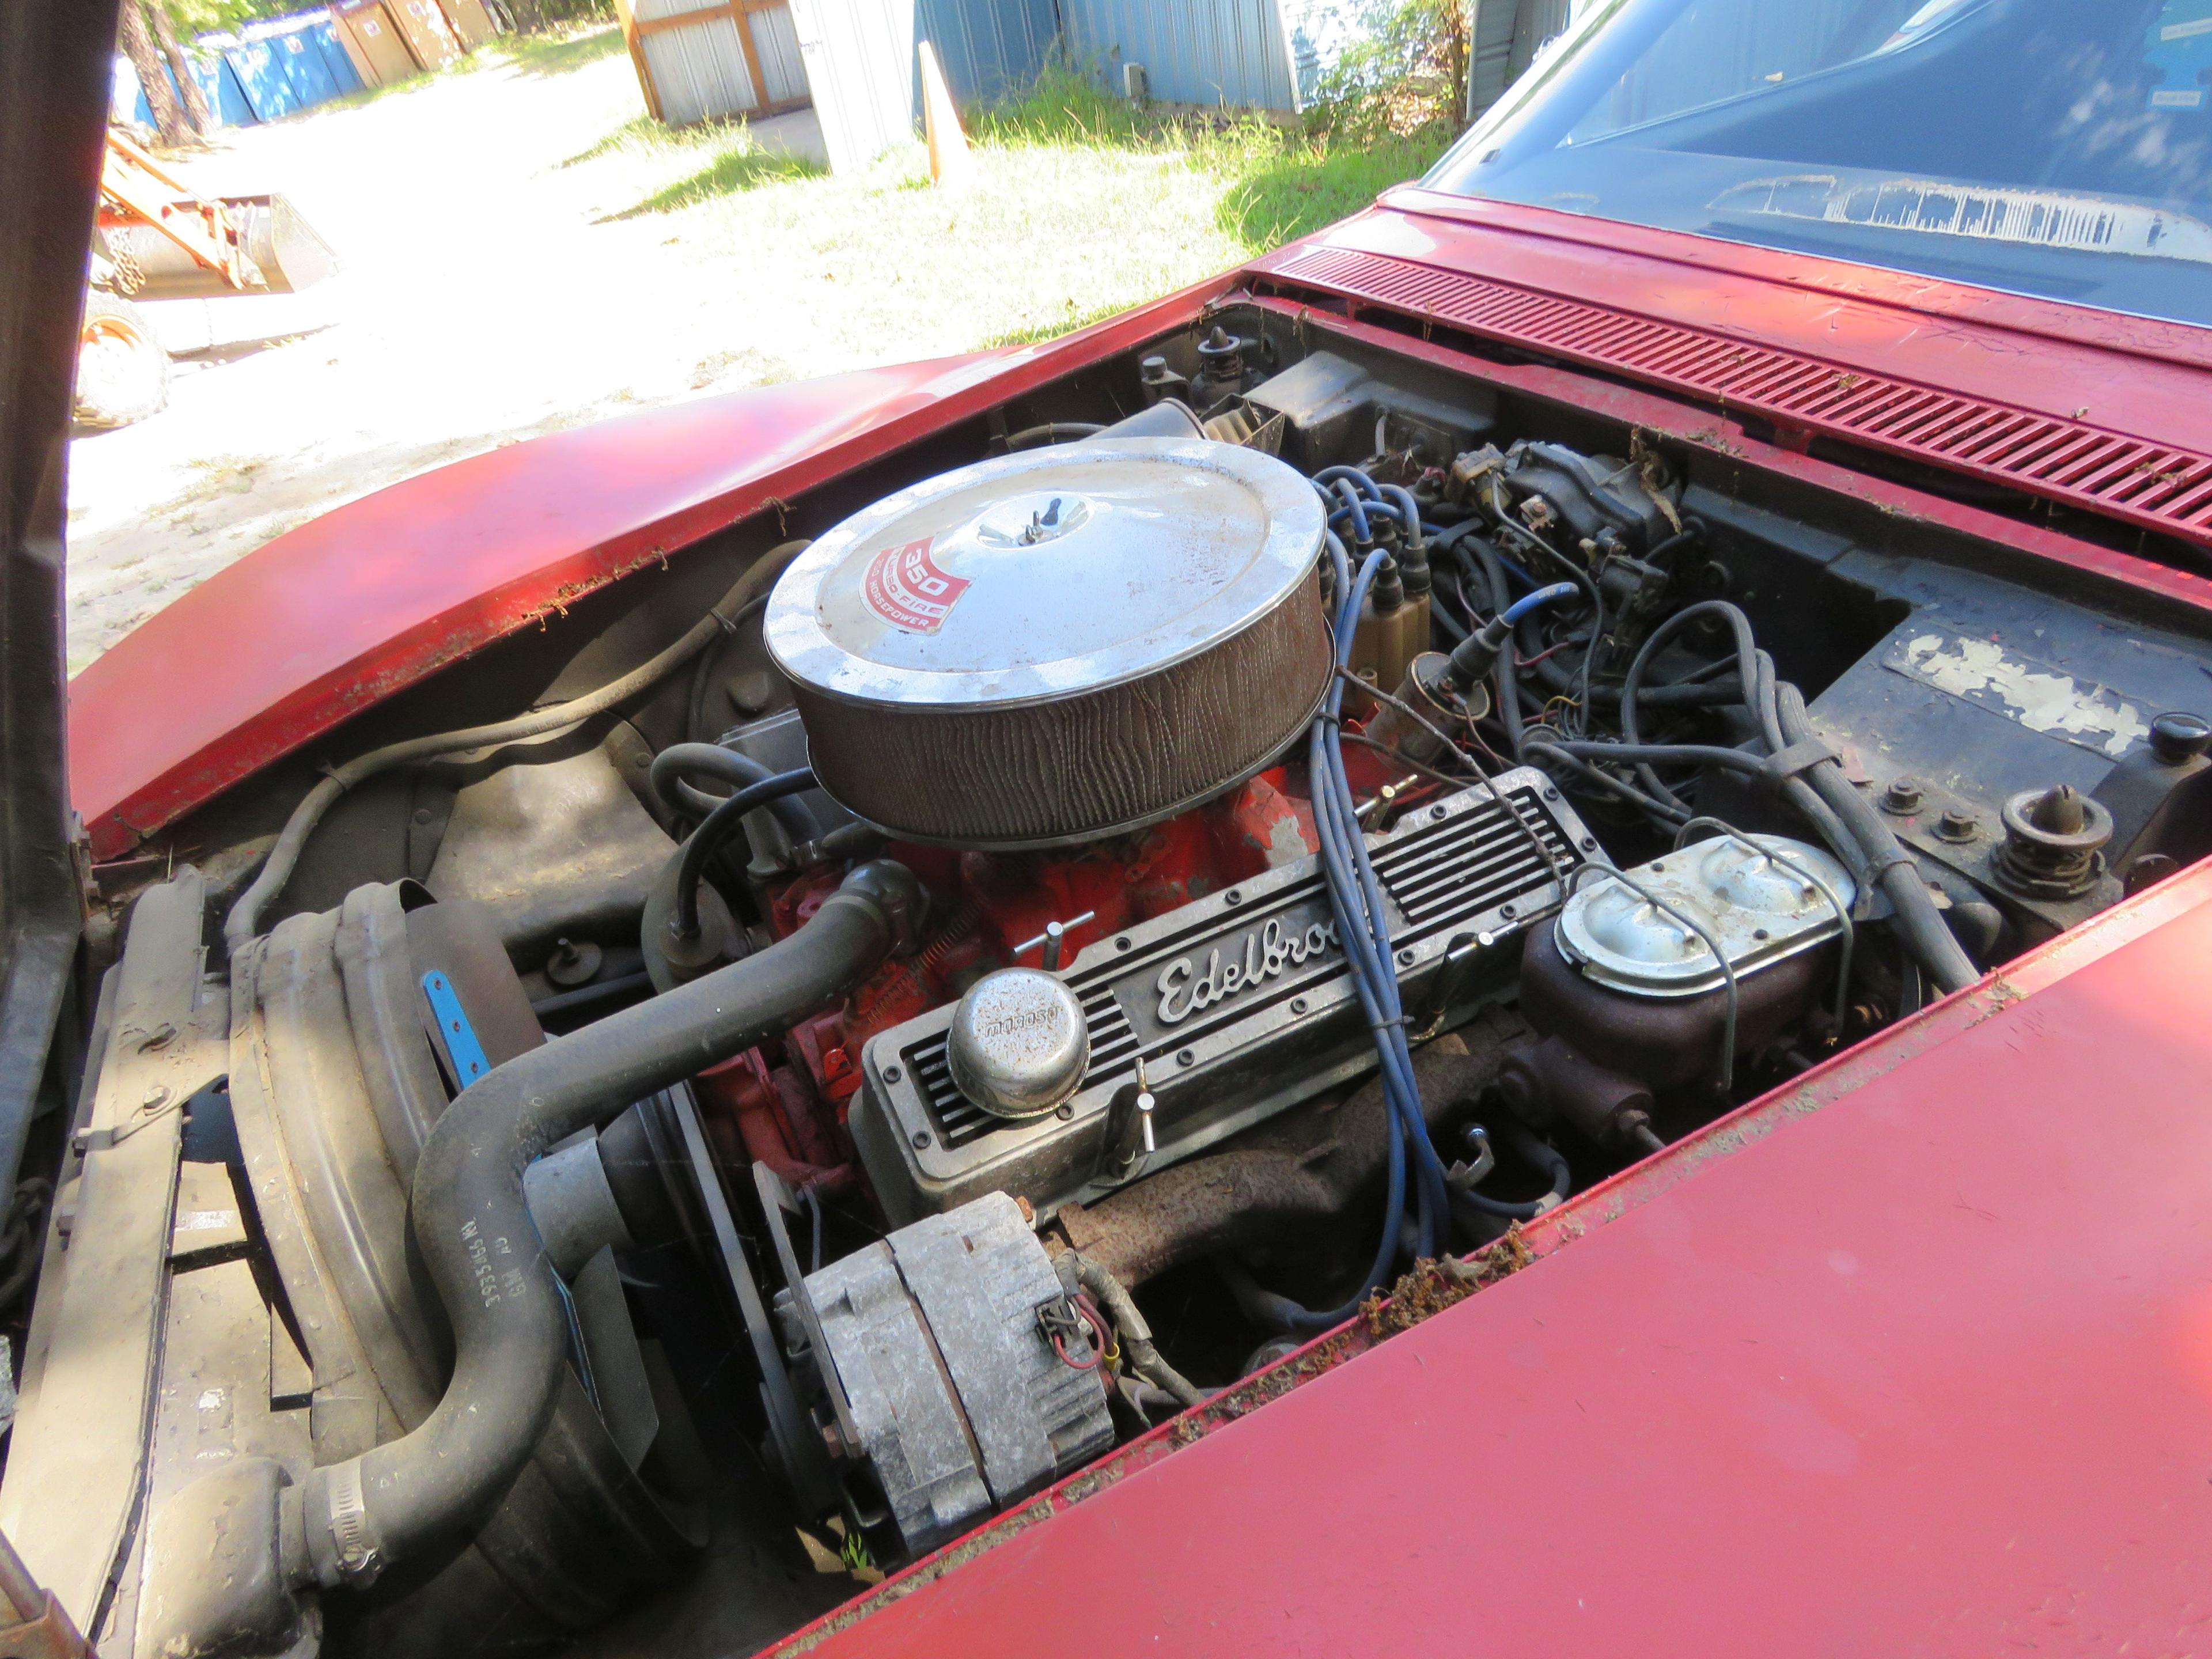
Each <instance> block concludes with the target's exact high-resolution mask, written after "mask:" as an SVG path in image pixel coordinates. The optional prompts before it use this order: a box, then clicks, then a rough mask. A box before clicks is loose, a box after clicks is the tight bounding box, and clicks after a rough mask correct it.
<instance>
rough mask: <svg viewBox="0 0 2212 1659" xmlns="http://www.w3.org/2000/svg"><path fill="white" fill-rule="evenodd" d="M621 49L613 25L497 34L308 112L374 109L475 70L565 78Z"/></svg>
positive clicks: (615, 28) (596, 23) (604, 24)
mask: <svg viewBox="0 0 2212 1659" xmlns="http://www.w3.org/2000/svg"><path fill="white" fill-rule="evenodd" d="M622 49H623V38H622V30H621V28H620V27H618V26H617V25H616V24H613V23H599V22H593V23H587V24H585V25H582V26H580V27H569V28H565V29H562V30H559V31H557V32H555V33H546V34H502V35H499V36H496V37H495V38H494V39H492V40H487V41H485V42H484V43H483V45H482V46H478V47H477V49H476V50H475V51H473V52H465V53H464V54H463V55H462V56H460V57H459V58H455V59H453V62H452V63H450V64H447V65H445V66H444V67H443V68H442V69H435V70H426V71H425V72H424V73H422V74H420V75H410V76H408V77H407V78H406V79H405V80H404V81H387V82H385V83H384V84H383V85H382V86H380V87H364V88H362V90H361V91H359V92H349V93H345V94H341V95H340V96H338V97H336V98H332V99H328V100H325V101H324V102H322V103H319V104H318V105H316V106H314V111H313V113H319V112H322V111H324V110H340V109H358V108H360V107H361V106H362V105H364V104H374V103H376V102H379V101H380V100H383V99H386V98H391V97H394V96H398V95H399V94H405V93H413V92H421V91H422V90H423V89H424V88H427V87H432V86H435V85H436V84H437V83H438V82H440V81H442V80H444V79H446V78H447V76H454V75H471V74H473V73H475V72H476V71H477V70H485V69H501V68H504V67H505V66H507V64H513V66H514V67H515V68H517V69H519V70H521V71H522V72H523V73H524V74H525V75H535V76H555V75H566V74H568V72H569V71H570V70H580V69H581V68H583V67H584V65H585V64H592V63H597V62H598V61H599V59H600V58H611V57H612V56H613V55H614V54H615V53H617V52H620V51H622Z"/></svg>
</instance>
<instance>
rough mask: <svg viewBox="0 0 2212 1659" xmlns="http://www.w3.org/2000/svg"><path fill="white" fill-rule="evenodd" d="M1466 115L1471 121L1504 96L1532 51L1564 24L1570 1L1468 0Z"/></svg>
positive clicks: (1569, 15) (1568, 16) (1571, 12)
mask: <svg viewBox="0 0 2212 1659" xmlns="http://www.w3.org/2000/svg"><path fill="white" fill-rule="evenodd" d="M1471 4H1472V5H1473V8H1474V10H1473V13H1472V15H1471V16H1470V18H1469V22H1468V32H1469V33H1470V34H1471V35H1472V36H1473V39H1474V47H1473V50H1472V51H1471V52H1469V53H1468V67H1467V116H1468V119H1469V120H1470V121H1471V120H1473V119H1474V118H1475V117H1476V116H1478V115H1480V114H1481V113H1482V112H1483V111H1485V110H1486V109H1488V108H1489V107H1490V106H1492V104H1494V103H1496V102H1497V101H1498V100H1499V99H1500V98H1503V97H1504V95H1505V88H1508V87H1510V86H1511V85H1512V84H1513V83H1514V82H1516V81H1517V80H1519V79H1520V78H1521V71H1522V70H1525V69H1527V68H1528V64H1529V62H1530V60H1531V59H1533V58H1534V57H1535V55H1536V53H1537V52H1538V51H1539V50H1540V49H1541V47H1542V46H1543V45H1544V43H1545V42H1546V41H1547V40H1550V39H1551V38H1552V37H1553V35H1555V34H1558V33H1559V32H1560V31H1561V30H1563V29H1565V27H1566V26H1567V24H1568V22H1569V21H1571V18H1572V16H1573V15H1574V9H1575V7H1574V0H1471Z"/></svg>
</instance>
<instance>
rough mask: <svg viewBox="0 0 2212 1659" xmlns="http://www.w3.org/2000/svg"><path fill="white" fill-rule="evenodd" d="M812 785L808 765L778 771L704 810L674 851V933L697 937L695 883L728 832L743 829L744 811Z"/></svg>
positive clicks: (697, 898) (697, 917)
mask: <svg viewBox="0 0 2212 1659" xmlns="http://www.w3.org/2000/svg"><path fill="white" fill-rule="evenodd" d="M812 787H814V769H813V768H812V767H811V766H802V767H799V769H797V770H795V771H791V772H778V773H777V774H776V775H775V776H773V777H768V778H763V779H762V780H761V781H759V782H758V783H755V784H750V785H748V786H746V787H744V788H743V789H740V790H738V793H736V794H734V795H732V796H731V797H730V798H729V799H727V800H726V801H724V802H722V803H721V804H720V805H718V806H717V807H715V808H714V811H711V812H709V813H708V814H707V820H706V822H705V823H702V824H701V825H700V826H699V827H698V828H697V829H694V830H693V831H692V832H691V836H690V840H688V841H686V842H684V850H683V851H682V852H681V853H679V854H678V855H677V858H678V862H677V866H676V910H675V914H674V915H672V916H671V918H670V925H671V927H674V928H675V929H676V931H677V933H678V934H680V935H681V936H682V937H684V938H685V939H696V938H698V937H699V884H700V883H701V882H702V881H703V880H704V879H706V874H707V860H708V859H710V858H712V857H714V854H716V853H717V852H719V851H720V849H721V847H722V844H723V843H724V842H726V841H728V840H729V839H730V837H731V836H734V835H737V834H738V833H739V832H740V831H741V830H743V829H744V826H745V814H746V813H748V812H750V811H754V810H755V809H756V808H758V807H763V806H766V805H769V802H771V801H775V800H780V799H782V798H783V797H785V796H787V795H795V794H797V793H799V791H801V790H802V789H811V788H812Z"/></svg>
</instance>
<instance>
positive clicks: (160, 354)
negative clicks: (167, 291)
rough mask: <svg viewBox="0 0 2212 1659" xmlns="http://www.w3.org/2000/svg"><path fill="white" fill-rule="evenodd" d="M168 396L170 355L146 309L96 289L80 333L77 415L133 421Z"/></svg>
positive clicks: (103, 422) (101, 421) (113, 422)
mask: <svg viewBox="0 0 2212 1659" xmlns="http://www.w3.org/2000/svg"><path fill="white" fill-rule="evenodd" d="M168 401H169V354H168V353H167V352H166V351H164V350H162V349H161V342H160V341H159V340H157V339H155V337H154V331H153V330H152V328H150V327H149V326H148V325H147V322H146V313H143V311H141V310H139V309H138V307H137V306H134V305H132V304H131V301H128V300H119V299H118V298H116V296H115V295H112V294H103V293H101V292H100V290H99V289H92V290H91V291H90V292H88V293H87V294H86V295H85V296H84V324H83V327H82V331H81V332H80V333H79V335H78V337H77V351H76V418H77V420H78V422H80V423H81V424H82V425H85V426H129V425H130V424H131V422H133V421H143V420H144V419H145V418H146V417H147V416H149V415H152V414H154V413H155V412H156V411H157V410H160V409H161V405H162V404H166V403H167V402H168Z"/></svg>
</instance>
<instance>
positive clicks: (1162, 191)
mask: <svg viewBox="0 0 2212 1659" xmlns="http://www.w3.org/2000/svg"><path fill="white" fill-rule="evenodd" d="M968 128H969V134H970V139H971V143H972V146H973V149H974V151H975V167H974V178H973V179H972V182H970V183H969V185H967V186H966V187H964V188H962V189H957V190H939V189H936V188H934V187H933V186H932V185H931V184H930V182H929V176H928V170H927V161H926V159H925V156H924V154H923V151H922V149H921V145H919V144H918V143H917V144H915V145H913V146H910V147H907V148H903V149H897V150H894V151H892V152H891V153H890V154H889V155H884V156H882V157H880V158H879V159H878V160H877V161H875V162H873V163H872V165H870V166H869V167H865V168H863V169H860V171H859V172H858V173H847V174H840V175H830V174H828V173H823V172H822V171H820V170H819V169H818V168H817V167H814V166H812V165H811V164H810V163H808V162H806V161H802V160H799V159H797V158H794V157H792V156H789V155H784V154H782V153H781V150H780V149H778V148H777V147H776V145H775V144H774V143H771V142H769V137H768V133H767V132H764V131H763V130H759V129H754V128H750V127H748V126H747V125H745V124H744V123H743V122H727V123H702V124H700V125H696V126H690V127H684V128H669V127H665V126H662V125H659V123H656V122H653V121H649V120H645V119H642V118H641V119H639V120H635V121H632V122H629V123H626V124H625V125H623V126H621V127H619V128H617V129H616V130H615V131H611V132H610V133H608V134H607V135H606V136H605V137H603V138H601V139H600V140H599V142H598V143H595V144H593V145H592V146H591V147H590V148H588V149H585V150H584V151H582V152H581V153H580V154H578V155H572V156H570V157H569V158H568V160H567V161H565V162H562V163H561V165H562V167H573V168H577V169H580V170H581V171H582V172H583V174H584V176H585V177H586V179H588V180H589V182H590V184H591V185H592V197H593V198H594V199H595V200H596V201H598V202H599V203H600V204H603V205H602V206H601V208H600V209H599V211H598V213H597V214H596V215H595V219H596V222H599V223H600V224H612V223H617V222H629V223H632V224H653V225H659V226H665V228H666V233H665V236H664V237H663V240H670V241H680V242H681V244H682V245H683V246H684V247H685V249H686V252H687V256H688V257H689V258H692V259H695V260H697V261H699V262H700V263H701V264H702V265H703V266H706V267H708V268H710V269H711V270H714V271H715V272H716V273H717V274H718V275H719V276H720V277H721V278H722V279H723V280H724V281H726V285H727V289H728V292H729V295H730V296H731V300H730V303H731V306H732V330H733V334H732V338H733V342H735V341H736V340H737V339H738V337H739V336H741V335H742V334H743V333H744V331H746V330H747V329H749V328H757V326H758V321H757V319H765V318H773V319H775V325H774V328H773V331H772V332H773V336H774V337H773V338H772V339H770V340H769V341H768V342H767V346H768V349H769V350H771V351H772V352H773V354H774V356H775V359H776V361H777V362H780V363H788V364H790V365H791V366H792V367H793V371H794V372H797V373H801V374H820V373H824V372H828V371H829V370H831V369H834V368H842V367H846V366H848V365H851V364H855V363H859V362H870V361H875V362H880V361H882V360H883V359H884V358H885V357H892V358H899V357H907V358H911V357H919V356H929V355H933V354H935V353H939V352H954V351H965V350H973V349H977V348H978V347H981V346H995V345H1008V344H1019V343H1028V342H1031V341H1036V340H1042V339H1048V338H1051V337H1054V336H1056V335H1059V334H1062V333H1066V332H1067V331H1070V330H1072V329H1074V328H1078V327H1080V326H1082V325H1085V324H1087V323H1090V322H1093V321H1097V320H1098V319H1103V318H1105V317H1109V316H1111V315H1113V314H1114V313H1116V312H1119V311H1122V310H1125V309H1127V307H1130V306H1133V305H1138V304H1141V303H1142V302H1143V301H1146V300H1149V299H1152V298H1154V297H1156V296H1158V295H1161V294H1164V293H1167V292H1170V291H1172V290H1173V289H1177V288H1181V287H1183V286H1186V285H1188V284H1189V283H1194V282H1196V281H1198V280H1200V278H1202V277H1205V276H1210V275H1212V273H1214V272H1216V271H1218V270H1224V269H1225V268H1227V267H1229V266H1231V265H1234V264H1238V263H1239V262H1241V261H1243V260H1244V259H1247V258H1250V257H1252V256H1253V255H1254V254H1255V253H1258V252H1262V251H1264V250H1265V249H1267V248H1270V247H1273V246H1277V245H1279V244H1280V243H1281V242H1283V241H1285V240H1290V239H1291V238H1293V237H1296V236H1300V235H1304V234H1307V233H1308V232H1310V231H1312V230H1316V229H1318V228H1321V227H1322V226H1323V225H1326V224H1328V223H1330V222H1333V221H1334V220H1337V219H1340V218H1343V217H1344V216H1346V215H1347V214H1350V213H1353V212H1356V211H1358V210H1359V209H1360V208H1362V207H1364V206H1365V205H1366V204H1368V203H1369V202H1370V201H1371V200H1373V198H1374V197H1375V195H1376V192H1377V191H1380V190H1382V189H1383V188H1385V187H1386V186H1388V185H1391V184H1393V183H1395V182H1397V181H1399V180H1401V179H1408V178H1412V177H1413V176H1415V175H1416V174H1418V173H1420V172H1421V171H1422V170H1423V169H1424V168H1425V167H1426V166H1427V165H1428V164H1429V162H1430V161H1432V160H1433V159H1434V158H1435V156H1436V155H1437V154H1438V153H1439V152H1440V150H1441V149H1442V147H1443V135H1441V134H1424V135H1417V136H1416V137H1411V138H1404V137H1392V136H1389V135H1388V134H1387V133H1386V134H1383V135H1382V136H1380V137H1373V138H1370V139H1364V140H1354V139H1352V138H1348V137H1341V136H1336V137H1332V136H1329V135H1327V134H1314V133H1310V132H1308V131H1304V130H1302V129H1300V128H1298V127H1296V126H1290V125H1284V124H1282V123H1279V122H1277V121H1273V120H1270V119H1267V118H1261V117H1259V116H1256V115H1249V114H1243V115H1231V114H1225V115H1223V116H1221V117H1219V118H1192V117H1187V116H1186V117H1179V118H1162V117H1158V116H1156V115H1153V114H1152V113H1150V112H1146V111H1145V110H1143V109H1140V108H1139V107H1137V106H1133V105H1131V104H1129V103H1128V102H1127V100H1122V99H1121V98H1117V97H1111V96H1109V95H1108V94H1105V93H1104V92H1103V91H1101V90H1099V89H1098V88H1096V87H1095V86H1093V85H1092V84H1091V82H1089V81H1088V80H1086V79H1085V78H1084V77H1082V76H1079V75H1077V74H1074V73H1073V72H1071V71H1069V70H1065V69H1055V70H1050V71H1048V73H1047V74H1046V75H1045V76H1042V78H1041V79H1040V80H1039V82H1037V84H1036V86H1035V87H1034V88H1031V89H1030V92H1029V93H1028V94H1026V95H1025V96H1024V97H1022V98H1020V99H1018V100H1015V101H1013V102H1011V103H1008V104H1006V105H1002V106H1000V107H998V108H995V109H989V110H984V111H980V112H973V113H972V114H971V115H970V117H969V120H968ZM769 131H781V129H775V128H771V129H769ZM653 234H656V235H659V234H661V233H659V232H657V231H656V232H654V233H653ZM719 383H721V382H720V381H719V380H718V384H719Z"/></svg>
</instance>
